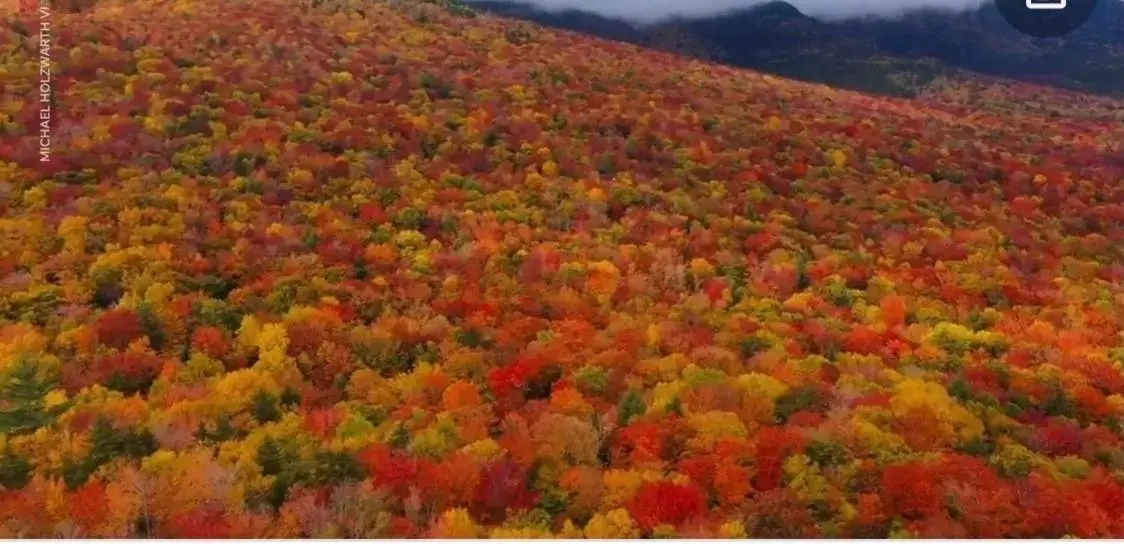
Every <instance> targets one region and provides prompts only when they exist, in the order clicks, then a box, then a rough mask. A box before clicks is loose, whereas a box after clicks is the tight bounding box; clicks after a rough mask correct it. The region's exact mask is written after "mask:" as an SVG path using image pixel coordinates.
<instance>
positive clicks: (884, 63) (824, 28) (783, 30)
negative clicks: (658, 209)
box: [472, 0, 1124, 95]
mask: <svg viewBox="0 0 1124 560" xmlns="http://www.w3.org/2000/svg"><path fill="white" fill-rule="evenodd" d="M472 5H473V6H475V7H477V8H479V9H483V10H486V11H490V12H493V13H496V14H499V15H504V16H509V17H514V18H519V19H523V20H527V21H532V22H535V23H538V24H541V25H545V26H549V27H555V28H562V29H567V30H570V31H575V32H580V33H586V34H590V35H595V36H598V37H602V38H606V39H612V40H617V41H623V42H628V43H633V44H637V45H641V46H645V47H649V48H654V49H659V50H664V51H670V52H677V53H680V54H684V55H688V56H693V57H697V58H701V59H704V60H710V61H714V62H720V63H724V64H730V65H735V66H742V67H747V68H754V69H758V70H762V71H766V72H770V73H774V74H778V75H783V76H788V77H793V78H798V79H802V80H807V81H814V82H821V83H825V84H829V85H833V86H837V87H846V88H851V89H857V90H863V91H871V92H877V93H885V94H891V95H911V94H913V93H915V92H916V91H917V90H918V89H919V88H920V87H922V86H924V85H925V84H927V83H929V82H930V81H932V80H933V79H935V78H936V77H938V76H941V75H943V74H949V73H955V72H957V71H958V70H969V71H973V72H980V73H986V74H993V75H998V76H1004V77H1010V78H1017V79H1021V80H1026V81H1033V82H1038V83H1045V84H1050V85H1055V86H1061V87H1067V88H1071V89H1076V90H1081V91H1088V92H1094V93H1101V94H1109V95H1124V2H1121V1H1119V0H1102V2H1100V4H1099V6H1098V8H1097V12H1096V13H1095V14H1094V15H1093V17H1092V18H1091V19H1090V21H1089V22H1088V23H1086V25H1085V26H1084V27H1083V28H1081V29H1080V30H1078V31H1076V32H1074V33H1073V34H1071V35H1069V36H1066V37H1064V38H1060V39H1035V38H1031V37H1028V36H1026V35H1023V34H1021V33H1019V32H1018V31H1016V30H1014V29H1013V28H1011V27H1010V25H1008V24H1007V22H1005V21H1004V20H1003V18H1002V17H1001V16H1000V15H999V12H998V10H997V9H996V8H995V7H994V5H993V4H991V3H986V4H985V5H984V6H983V7H981V8H980V9H979V10H976V11H963V12H955V11H947V10H918V11H915V12H910V13H907V14H905V15H903V16H900V17H896V18H873V17H871V18H851V19H846V20H841V21H823V20H818V19H816V18H813V17H809V16H807V15H805V14H803V13H802V12H800V10H799V9H797V8H796V7H795V6H793V5H791V4H788V3H787V2H770V3H767V4H762V5H758V6H754V7H749V8H744V9H740V10H734V11H731V12H726V13H723V14H719V15H715V16H710V17H704V18H675V19H671V20H665V21H661V22H658V23H654V24H634V23H631V22H629V21H626V20H623V19H615V18H609V17H604V16H600V15H597V14H594V13H591V12H583V11H580V10H566V11H557V12H555V11H546V10H542V9H539V8H536V7H534V6H532V5H529V4H522V3H513V2H506V1H492V0H489V1H481V2H472Z"/></svg>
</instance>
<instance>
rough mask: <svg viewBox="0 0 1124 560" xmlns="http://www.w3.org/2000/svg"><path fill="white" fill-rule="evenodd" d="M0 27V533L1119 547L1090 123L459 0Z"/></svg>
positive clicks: (1118, 220)
mask: <svg viewBox="0 0 1124 560" xmlns="http://www.w3.org/2000/svg"><path fill="white" fill-rule="evenodd" d="M314 4H315V5H300V4H296V3H293V2H290V1H283V0H255V1H253V2H249V1H246V0H223V1H222V2H219V1H218V0H128V1H125V0H103V1H101V2H99V3H97V4H96V5H94V6H93V7H90V8H88V9H86V10H85V11H82V12H80V13H53V14H51V16H50V17H51V18H52V20H51V21H52V28H53V29H54V30H56V32H55V34H54V35H53V36H52V46H53V47H52V48H51V49H50V52H49V56H50V57H51V62H52V63H53V64H54V69H53V71H52V74H51V75H52V82H51V88H52V90H53V92H54V95H53V98H52V100H51V101H50V103H51V105H50V108H49V111H48V112H49V119H47V123H48V124H47V127H48V130H49V134H50V144H51V152H50V161H49V162H42V161H41V156H40V146H41V140H40V138H41V137H42V133H41V132H40V130H41V127H42V126H43V124H42V121H43V120H44V114H43V112H42V111H44V108H43V107H42V105H41V98H40V96H39V94H38V92H39V91H40V88H41V86H40V79H41V74H40V72H39V67H38V65H39V62H40V54H41V53H40V52H39V51H40V47H41V46H42V41H41V39H40V38H39V37H36V36H34V35H29V34H28V32H27V30H29V29H38V27H37V21H36V18H38V17H39V16H38V14H37V13H30V14H26V13H25V14H21V15H17V14H13V13H11V12H6V13H5V14H4V21H3V25H4V27H5V28H6V29H8V30H10V32H8V33H5V34H3V35H0V50H2V51H3V52H4V53H6V58H4V59H3V60H4V62H3V64H2V66H0V107H2V108H3V110H2V111H0V286H2V288H0V537H121V538H139V537H147V536H155V537H211V538H221V537H244V538H282V537H284V538H310V537H364V538H373V537H401V538H416V537H464V538H472V537H492V538H532V537H558V538H579V537H587V538H638V537H700V538H702V537H706V538H710V537H721V538H741V537H755V538H764V537H800V538H805V537H841V538H866V537H874V538H883V537H909V536H916V537H1049V538H1057V537H1062V536H1067V535H1071V536H1079V537H1106V536H1116V537H1120V536H1124V485H1122V483H1121V482H1120V481H1121V480H1122V478H1121V477H1122V475H1124V434H1122V431H1121V426H1122V425H1124V395H1122V394H1121V393H1122V392H1124V376H1122V374H1124V340H1122V339H1121V336H1120V333H1121V331H1122V328H1124V324H1122V323H1124V254H1122V252H1124V155H1122V154H1124V145H1122V142H1124V118H1122V117H1124V102H1121V101H1119V100H1114V99H1110V98H1102V97H1095V96H1092V95H1086V94H1079V93H1074V92H1070V91H1064V90H1055V89H1050V88H1045V87H1039V86H1032V85H1028V84H1024V83H1013V82H1007V81H1002V80H996V79H983V78H970V79H964V78H956V79H942V80H938V81H936V82H934V83H932V84H931V85H930V87H929V88H927V89H926V90H925V91H924V92H923V94H922V95H921V96H920V97H919V98H918V99H913V100H905V99H895V98H887V97H881V96H868V95H864V94H860V93H856V92H852V91H846V90H841V89H832V88H829V87H827V86H823V85H816V84H811V83H805V82H797V81H791V80H787V79H783V78H779V77H776V76H771V75H766V74H761V73H757V72H754V71H749V70H742V69H736V68H732V67H727V66H717V65H712V64H707V63H703V62H699V61H696V60H691V59H688V58H685V57H681V56H677V55H673V54H668V53H663V52H658V51H651V50H644V49H641V48H638V47H635V46H631V45H627V44H624V43H620V42H614V41H608V40H602V39H597V38H592V37H586V36H582V35H579V34H576V33H572V32H566V31H557V30H549V29H546V28H542V27H538V26H536V25H531V24H525V23H518V22H516V21H513V20H509V19H503V18H499V17H494V16H490V15H486V14H479V15H473V14H472V12H470V11H467V10H465V9H464V7H463V6H462V5H460V4H455V3H429V2H393V3H384V2H375V1H369V0H362V1H361V0H354V1H347V0H341V1H328V2H316V3H314Z"/></svg>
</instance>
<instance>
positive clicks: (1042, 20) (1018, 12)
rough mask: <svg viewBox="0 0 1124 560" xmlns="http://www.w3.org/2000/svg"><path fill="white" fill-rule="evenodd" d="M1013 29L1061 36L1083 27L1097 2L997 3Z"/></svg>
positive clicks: (1033, 0) (1024, 0) (1001, 0)
mask: <svg viewBox="0 0 1124 560" xmlns="http://www.w3.org/2000/svg"><path fill="white" fill-rule="evenodd" d="M995 5H996V6H997V7H998V8H999V13H1000V14H1002V15H1003V19H1005V20H1007V23H1009V24H1011V27H1014V28H1015V29H1017V30H1019V31H1021V32H1023V33H1026V34H1027V35H1031V36H1034V37H1042V38H1048V37H1061V36H1062V35H1066V34H1069V33H1070V32H1072V31H1075V30H1076V29H1077V28H1078V27H1081V26H1082V25H1084V24H1085V22H1086V21H1088V19H1089V16H1091V15H1093V11H1094V10H1096V9H1097V0H995Z"/></svg>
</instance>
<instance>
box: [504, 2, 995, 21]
mask: <svg viewBox="0 0 1124 560" xmlns="http://www.w3.org/2000/svg"><path fill="white" fill-rule="evenodd" d="M524 1H526V2H529V3H531V4H534V5H536V6H539V7H540V8H544V9H547V10H565V9H579V10H585V11H589V12H595V13H598V14H601V15H603V16H608V17H618V18H627V19H631V20H636V21H652V20H658V19H663V18H666V17H671V16H705V15H713V14H717V13H721V12H725V11H729V10H733V9H736V8H744V7H747V6H753V5H756V4H762V3H765V2H767V0H524ZM788 1H789V3H790V4H792V5H794V6H796V7H797V8H799V9H800V11H802V12H804V13H805V14H807V15H810V16H813V17H820V18H839V17H852V16H866V15H882V16H894V15H899V14H901V13H903V12H906V11H909V10H915V9H918V8H947V9H951V10H963V9H967V8H972V7H976V6H979V4H980V2H982V1H987V0H788Z"/></svg>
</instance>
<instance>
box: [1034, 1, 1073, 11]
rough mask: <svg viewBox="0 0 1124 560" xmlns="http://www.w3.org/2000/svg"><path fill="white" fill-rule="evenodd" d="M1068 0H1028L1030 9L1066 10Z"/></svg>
mask: <svg viewBox="0 0 1124 560" xmlns="http://www.w3.org/2000/svg"><path fill="white" fill-rule="evenodd" d="M1065 6H1066V0H1026V9H1028V10H1064V9H1065Z"/></svg>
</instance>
